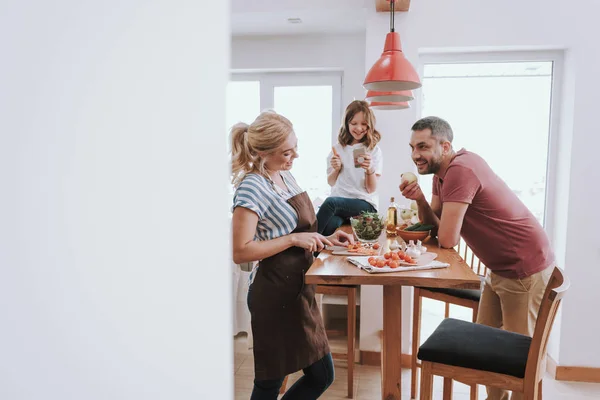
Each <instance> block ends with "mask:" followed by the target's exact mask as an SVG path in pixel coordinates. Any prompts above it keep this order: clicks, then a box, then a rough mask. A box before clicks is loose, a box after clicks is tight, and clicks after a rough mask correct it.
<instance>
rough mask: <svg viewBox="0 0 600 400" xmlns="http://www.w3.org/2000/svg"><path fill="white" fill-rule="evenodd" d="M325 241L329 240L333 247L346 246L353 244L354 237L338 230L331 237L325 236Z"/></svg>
mask: <svg viewBox="0 0 600 400" xmlns="http://www.w3.org/2000/svg"><path fill="white" fill-rule="evenodd" d="M327 239H329V240H330V241H331V243H333V244H334V245H335V246H347V245H348V244H354V235H351V234H349V233H346V232H344V231H340V230H338V231H335V232H334V233H333V235H331V236H327Z"/></svg>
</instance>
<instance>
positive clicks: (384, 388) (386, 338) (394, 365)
mask: <svg viewBox="0 0 600 400" xmlns="http://www.w3.org/2000/svg"><path fill="white" fill-rule="evenodd" d="M401 355H402V286H398V285H392V286H389V285H385V286H383V344H382V349H381V398H382V400H400V393H401V384H400V377H401V375H402V366H401V362H400V359H401Z"/></svg>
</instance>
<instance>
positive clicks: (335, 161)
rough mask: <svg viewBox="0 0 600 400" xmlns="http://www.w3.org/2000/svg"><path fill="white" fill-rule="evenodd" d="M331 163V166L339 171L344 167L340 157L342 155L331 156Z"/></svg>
mask: <svg viewBox="0 0 600 400" xmlns="http://www.w3.org/2000/svg"><path fill="white" fill-rule="evenodd" d="M330 164H331V168H333V169H334V170H336V171H339V170H341V169H342V160H341V159H340V156H336V155H333V156H331V161H330Z"/></svg>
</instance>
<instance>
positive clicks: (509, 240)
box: [432, 149, 555, 279]
mask: <svg viewBox="0 0 600 400" xmlns="http://www.w3.org/2000/svg"><path fill="white" fill-rule="evenodd" d="M432 192H433V194H434V195H437V196H439V198H440V201H441V203H442V205H443V203H445V202H447V201H449V202H458V203H468V204H469V207H468V208H467V212H466V214H465V218H464V221H463V225H462V229H461V231H460V234H461V236H462V237H463V239H464V240H465V242H466V243H467V245H468V246H469V247H470V248H471V250H473V252H474V253H475V255H476V256H477V257H479V259H480V260H481V262H482V263H484V264H485V266H486V267H488V268H489V269H490V270H491V271H492V272H494V273H496V274H498V275H500V276H503V277H506V278H512V279H515V278H524V277H527V276H530V275H532V274H535V273H536V272H539V271H542V270H544V269H546V267H549V266H551V265H553V264H554V262H555V258H554V252H553V251H552V248H551V247H550V241H549V240H548V236H547V235H546V232H545V231H544V228H543V227H542V226H541V225H540V223H539V222H538V221H537V219H536V218H535V217H534V216H533V214H532V213H531V211H529V209H528V208H527V207H526V206H525V204H523V203H522V202H521V200H519V198H518V197H517V195H516V194H514V193H513V191H512V190H511V189H510V188H509V187H508V186H507V185H506V183H504V181H503V180H502V179H500V177H498V175H496V174H495V173H494V171H492V169H491V168H490V166H489V165H488V164H487V163H486V162H485V160H484V159H483V158H481V157H480V156H478V155H477V154H475V153H471V152H469V151H466V150H465V149H462V150H460V151H458V152H457V153H456V157H455V158H454V159H453V160H452V161H451V162H450V165H449V166H448V169H447V170H446V173H445V175H444V177H443V179H440V178H438V177H437V176H434V178H433V190H432Z"/></svg>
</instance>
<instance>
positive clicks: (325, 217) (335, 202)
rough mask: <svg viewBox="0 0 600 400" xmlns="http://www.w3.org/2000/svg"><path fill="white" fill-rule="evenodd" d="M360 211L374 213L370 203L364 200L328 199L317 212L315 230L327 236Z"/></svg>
mask: <svg viewBox="0 0 600 400" xmlns="http://www.w3.org/2000/svg"><path fill="white" fill-rule="evenodd" d="M361 211H369V212H375V211H376V210H375V207H373V205H372V204H371V203H369V202H368V201H365V200H360V199H349V198H346V197H328V198H326V199H325V201H324V202H323V204H322V205H321V208H319V212H317V222H318V228H317V229H318V231H319V233H320V234H321V235H323V236H329V235H331V234H332V233H333V232H335V230H336V229H337V228H339V227H340V226H342V224H343V223H344V221H346V220H347V219H348V218H350V217H354V216H357V215H359V214H360V213H361Z"/></svg>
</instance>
